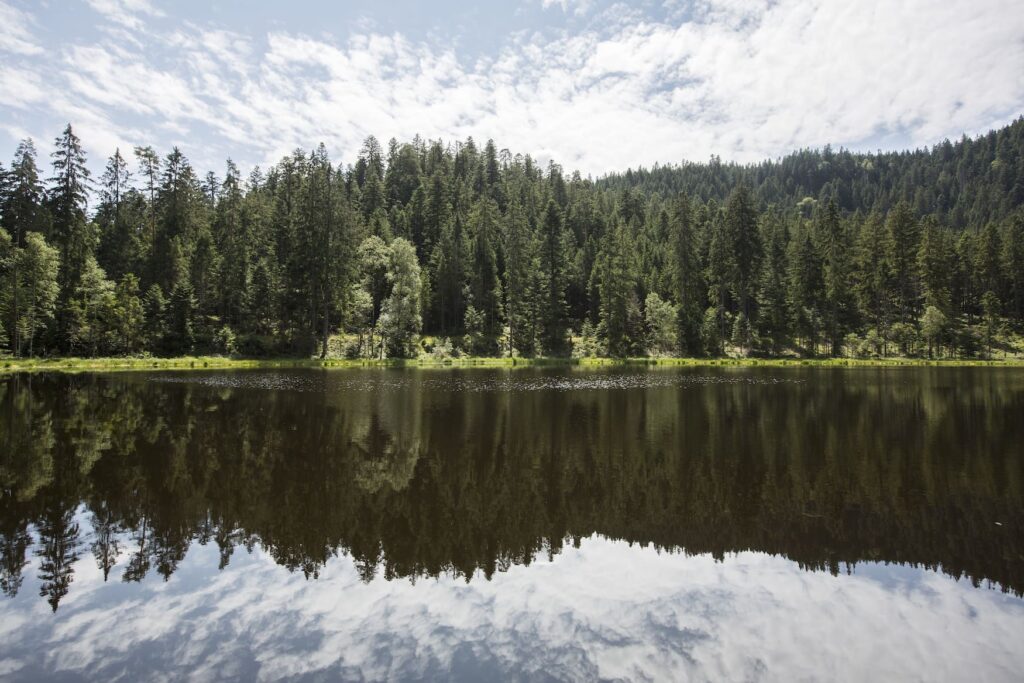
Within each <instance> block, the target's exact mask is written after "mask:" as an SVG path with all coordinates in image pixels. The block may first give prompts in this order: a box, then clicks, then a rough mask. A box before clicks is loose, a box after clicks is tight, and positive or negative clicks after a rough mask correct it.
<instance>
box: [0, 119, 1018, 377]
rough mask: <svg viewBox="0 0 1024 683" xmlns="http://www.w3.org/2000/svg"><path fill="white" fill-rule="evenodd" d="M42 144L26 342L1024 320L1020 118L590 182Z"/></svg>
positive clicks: (973, 340) (23, 204)
mask: <svg viewBox="0 0 1024 683" xmlns="http://www.w3.org/2000/svg"><path fill="white" fill-rule="evenodd" d="M595 144H597V143H596V142H595ZM49 156H50V160H49V162H47V161H46V160H44V159H41V158H39V153H37V150H36V148H35V146H34V144H33V143H32V141H30V140H25V141H23V142H22V143H21V144H20V145H19V146H18V149H17V150H16V152H15V155H14V159H13V161H12V162H11V164H10V166H9V167H7V168H0V179H2V183H0V211H2V214H0V225H2V226H3V229H2V230H0V321H2V327H0V346H2V347H3V348H6V349H9V351H10V353H12V354H14V355H22V356H23V355H65V354H76V355H111V354H139V353H152V354H159V355H168V354H185V353H191V352H221V353H241V354H246V355H267V354H285V353H288V354H311V353H321V354H328V353H331V354H344V355H348V356H366V357H409V356H415V355H417V354H420V353H423V352H425V351H430V352H433V353H435V354H440V355H446V354H463V353H464V354H474V355H498V354H501V355H509V354H516V355H524V356H531V355H553V356H558V355H570V354H572V355H577V356H580V355H611V356H640V355H684V356H698V355H712V356H715V355H721V354H724V353H731V354H771V355H775V354H782V353H797V354H836V355H839V354H849V355H868V356H869V355H894V354H910V355H914V354H917V355H932V356H934V355H984V354H986V353H990V352H991V351H992V349H993V347H998V346H999V345H1001V344H1002V345H1005V340H1006V339H1007V338H1008V336H1007V335H1008V333H1011V332H1013V331H1015V330H1016V331H1019V330H1020V328H1021V325H1022V322H1024V212H1022V209H1021V207H1022V206H1024V119H1018V120H1017V121H1016V122H1014V123H1013V124H1012V125H1011V126H1009V127H1007V128H1004V129H1002V130H999V131H995V132H992V133H990V134H988V135H986V136H984V137H981V138H978V139H973V140H971V139H966V138H965V139H963V140H961V141H960V142H957V143H949V142H946V143H943V144H941V145H938V146H936V147H935V148H933V149H931V150H920V151H915V152H905V153H887V154H877V155H865V154H853V153H849V152H845V151H839V152H835V151H832V150H830V149H828V148H826V149H825V150H821V151H811V150H805V151H801V152H798V153H796V154H793V155H790V156H787V157H785V158H783V159H781V160H778V161H772V162H764V163H761V164H756V165H748V166H741V165H735V164H723V163H721V162H720V161H718V160H717V159H712V160H711V162H710V163H703V164H696V163H686V164H683V165H681V166H665V167H656V168H654V169H650V170H638V171H633V170H631V171H627V172H626V173H624V174H620V175H612V176H609V177H605V178H601V179H598V180H596V181H593V180H590V179H583V178H581V177H580V175H579V174H578V173H572V174H571V175H570V174H567V173H566V172H564V171H563V169H562V168H560V167H559V166H558V165H556V164H553V163H552V164H548V165H547V166H541V165H538V164H537V163H535V162H534V161H533V160H532V159H531V158H530V157H528V156H522V155H513V154H511V153H510V152H508V151H507V150H501V151H499V150H498V149H497V147H496V146H495V145H494V143H493V142H490V141H488V142H487V143H486V144H485V145H483V146H482V147H480V146H478V145H477V144H476V143H474V141H473V140H472V139H470V140H467V141H465V142H463V143H457V144H454V145H448V144H445V143H442V142H437V141H430V142H428V141H424V140H421V139H419V138H417V139H415V140H413V141H412V142H411V143H399V142H397V141H395V140H392V141H391V142H390V143H389V144H388V146H387V149H383V148H382V147H381V146H380V144H379V143H378V142H377V141H376V140H375V139H374V138H368V139H367V140H366V142H365V144H364V146H363V148H362V150H361V152H360V154H359V156H358V158H357V159H355V160H354V163H351V164H340V163H337V162H336V161H332V160H331V159H329V158H328V154H327V151H326V149H325V148H324V147H323V146H322V145H321V146H320V147H318V148H316V149H314V150H313V151H311V152H305V151H302V150H296V151H295V152H294V153H293V154H292V155H290V156H288V157H286V158H284V159H282V160H281V161H280V162H279V163H278V164H276V165H275V166H273V167H271V168H268V169H262V170H261V169H256V170H254V171H253V172H252V173H250V174H249V175H248V177H244V178H243V177H241V175H240V173H239V171H238V169H237V168H236V167H235V165H234V164H232V162H230V161H228V162H227V165H226V169H225V170H224V175H223V177H217V176H216V175H215V174H214V173H206V174H205V175H203V174H201V173H200V172H199V171H197V170H196V169H194V168H193V167H192V166H191V165H190V164H189V162H188V160H187V158H186V157H185V155H184V153H183V151H182V150H179V149H177V148H175V149H173V150H171V151H170V153H169V154H166V155H163V156H162V155H161V154H158V153H157V151H155V150H154V149H152V148H149V147H139V148H135V149H134V150H132V151H131V152H130V153H129V152H127V151H126V152H121V151H118V152H116V153H115V154H114V155H113V156H112V157H111V158H110V159H109V160H108V161H107V164H106V170H105V172H104V173H103V174H102V175H101V177H98V178H92V177H90V174H89V172H88V166H87V164H86V159H85V155H84V153H83V151H82V148H81V145H80V142H79V140H78V138H77V137H76V136H75V134H74V132H73V130H72V127H71V126H70V125H69V126H68V127H67V128H66V129H65V131H64V132H63V134H62V135H61V136H59V137H58V138H57V139H56V142H55V145H54V151H53V152H52V154H50V155H49Z"/></svg>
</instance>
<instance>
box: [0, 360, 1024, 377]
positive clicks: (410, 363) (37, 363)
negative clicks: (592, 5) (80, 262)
mask: <svg viewBox="0 0 1024 683" xmlns="http://www.w3.org/2000/svg"><path fill="white" fill-rule="evenodd" d="M624 365H651V366H653V365H657V366H670V367H761V366H764V367H801V366H811V367H839V368H842V367H903V366H906V367H915V366H941V367H993V366H995V367H1006V366H1016V367H1024V360H1021V359H1007V360H980V359H962V360H960V359H954V360H928V359H920V358H870V359H854V358H806V359H801V358H624V359H623V358H578V359H576V358H448V359H431V358H421V359H409V360H400V359H393V360H346V359H336V358H335V359H327V360H319V359H313V358H274V359H252V358H228V357H224V356H194V357H193V356H185V357H179V358H52V359H41V358H0V374H3V373H11V372H84V371H119V370H203V369H242V368H366V367H412V368H445V367H456V368H474V367H480V368H512V367H533V366H552V367H557V366H582V367H602V366H609V367H610V366H624Z"/></svg>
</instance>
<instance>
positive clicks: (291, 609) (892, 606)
mask: <svg viewBox="0 0 1024 683" xmlns="http://www.w3.org/2000/svg"><path fill="white" fill-rule="evenodd" d="M217 561H218V555H217V552H216V549H215V548H213V547H211V546H206V547H200V546H196V547H193V548H192V550H191V551H190V553H189V555H188V557H187V559H186V561H185V562H184V563H183V564H182V566H181V569H180V571H179V572H178V573H176V574H175V575H174V576H173V577H172V578H171V580H170V581H169V582H166V583H164V582H163V581H161V580H159V577H157V580H150V579H147V580H146V581H144V582H143V583H142V584H141V585H125V584H122V583H121V582H120V581H117V580H115V579H116V578H117V577H115V576H113V575H112V577H111V582H110V583H107V584H103V583H102V574H101V573H100V572H99V571H98V570H95V567H94V565H93V564H92V563H91V562H88V561H83V562H79V563H78V565H77V566H76V569H77V574H76V584H77V592H75V591H73V592H72V593H71V595H70V596H69V599H68V600H67V602H66V603H64V604H62V605H61V609H60V610H59V611H58V612H57V614H56V615H50V614H49V613H48V609H46V604H45V603H44V602H42V601H39V600H38V599H36V598H35V597H34V596H31V597H32V599H31V600H24V599H22V596H19V597H18V598H17V599H15V600H13V601H9V602H7V603H3V604H0V614H2V615H3V618H2V619H0V624H2V625H0V636H2V642H3V645H0V672H12V671H13V673H11V674H10V675H11V676H12V677H14V678H19V677H23V678H25V679H26V680H28V679H31V678H36V677H38V676H39V675H40V674H42V673H44V672H47V673H53V672H56V671H63V672H70V673H76V674H82V675H86V676H88V677H92V678H96V679H104V680H106V679H112V680H117V679H122V680H133V679H135V678H137V677H138V674H139V673H141V672H143V671H146V672H152V671H154V670H157V671H162V672H164V673H165V675H166V677H167V678H168V679H174V678H181V677H184V676H185V675H186V674H187V675H188V677H189V678H194V679H198V680H215V679H226V678H238V679H250V678H254V677H255V678H259V679H260V680H274V679H278V678H284V677H300V678H301V677H314V676H320V675H327V676H328V677H330V678H344V679H368V680H380V679H401V678H476V679H480V678H490V679H493V678H496V677H505V678H508V677H513V678H522V679H545V678H550V677H554V678H559V679H577V680H578V679H584V678H586V679H592V678H598V677H600V678H605V679H638V680H643V679H659V680H664V679H679V678H684V677H686V678H694V679H709V680H723V679H728V680H736V679H751V678H767V679H787V680H790V679H809V678H825V679H830V678H838V679H852V680H864V679H881V680H894V679H896V680H901V679H908V678H922V679H936V678H940V679H961V678H963V679H968V678H969V679H988V680H1012V679H1014V678H1015V677H1016V676H1017V674H1018V673H1019V671H1020V670H1021V668H1022V667H1024V651H1022V649H1021V648H1020V647H1019V644H1020V643H1019V634H1020V633H1021V629H1022V626H1024V601H1021V600H1019V599H1016V598H1013V597H1009V596H1007V595H1004V594H1001V593H998V592H996V591H990V590H979V589H975V588H973V587H971V586H970V584H969V583H967V582H960V583H958V582H956V581H954V580H952V579H950V578H948V577H945V576H942V575H938V574H935V573H933V572H928V571H923V570H913V569H908V568H899V569H898V570H897V573H898V580H886V578H885V577H886V575H887V573H888V572H889V570H890V569H892V568H886V567H884V566H878V565H876V566H871V567H870V568H869V569H868V571H865V572H864V575H863V576H861V575H858V574H855V575H853V576H845V575H843V576H839V577H833V576H831V575H829V574H824V573H812V572H805V571H801V570H799V569H797V567H796V565H795V564H794V563H792V562H790V561H788V560H784V559H781V558H777V557H770V556H766V555H763V554H758V553H741V554H739V555H737V556H735V557H729V558H727V559H726V560H725V561H724V562H722V563H716V562H714V560H713V559H712V558H710V557H708V556H698V557H686V556H685V555H680V554H667V553H657V552H656V551H655V550H653V549H644V548H639V547H637V546H633V547H630V546H629V545H628V544H626V543H623V542H617V541H609V540H605V539H602V538H590V539H587V540H585V541H584V542H583V543H582V545H581V547H580V548H579V549H574V548H571V547H570V548H566V549H565V550H564V551H563V552H562V554H561V555H559V556H557V557H556V558H555V559H554V561H553V562H547V561H538V562H536V563H534V564H532V565H531V566H529V567H524V566H514V567H512V568H510V569H509V570H508V571H507V572H505V573H500V574H497V575H495V577H494V579H493V580H492V581H486V580H484V579H483V578H482V577H477V578H475V579H474V580H473V581H472V582H471V583H468V584H467V583H466V582H465V581H464V580H460V579H452V578H442V579H439V580H419V581H417V582H415V583H413V582H411V581H408V580H398V581H391V582H388V581H386V580H384V579H382V578H377V579H375V580H373V581H371V582H370V583H368V584H364V583H362V582H360V580H359V576H358V573H357V571H356V569H355V566H354V565H353V563H352V562H351V561H350V560H349V559H348V558H339V559H337V560H335V561H332V562H330V563H329V564H328V565H327V567H326V568H325V570H324V571H323V573H322V574H321V578H320V580H318V581H306V580H305V579H304V578H303V577H302V575H301V574H300V573H292V574H289V573H287V572H285V571H284V570H283V569H282V568H280V567H279V566H277V565H276V564H275V563H274V562H273V561H272V560H271V559H270V558H268V557H267V556H266V555H264V554H263V553H262V552H259V551H257V552H256V553H254V554H253V555H252V556H244V557H240V558H238V561H237V563H235V562H233V563H232V565H231V567H229V568H228V569H227V570H225V571H223V572H217V571H216V566H217ZM115 573H117V570H115ZM911 576H912V577H913V578H911ZM26 588H27V587H26ZM38 648H43V649H44V650H45V651H46V653H47V654H45V655H44V656H43V657H40V656H39V655H38V652H37V649H38ZM39 662H42V664H41V666H42V667H43V670H42V671H41V670H40V668H39V666H40V664H39Z"/></svg>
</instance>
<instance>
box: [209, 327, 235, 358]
mask: <svg viewBox="0 0 1024 683" xmlns="http://www.w3.org/2000/svg"><path fill="white" fill-rule="evenodd" d="M235 342H236V339H235V332H234V330H232V329H231V328H230V327H228V326H227V325H225V326H224V327H222V328H220V330H218V331H217V334H216V335H214V344H215V346H216V348H217V351H219V352H220V353H223V354H225V355H227V356H230V355H231V354H233V353H234V352H235V350H236V345H235Z"/></svg>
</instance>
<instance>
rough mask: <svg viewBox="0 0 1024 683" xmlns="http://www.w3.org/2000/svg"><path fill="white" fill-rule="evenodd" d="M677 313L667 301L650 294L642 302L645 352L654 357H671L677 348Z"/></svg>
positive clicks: (673, 306) (652, 293)
mask: <svg viewBox="0 0 1024 683" xmlns="http://www.w3.org/2000/svg"><path fill="white" fill-rule="evenodd" d="M678 320H679V311H678V310H677V308H676V306H675V305H673V304H672V303H671V302H669V301H662V299H661V297H660V296H658V295H657V294H656V293H654V292H651V293H650V294H648V295H647V299H645V300H644V321H645V323H646V327H647V350H648V352H649V353H651V354H652V355H655V356H671V355H672V354H674V353H675V352H676V351H677V350H678V348H679V335H678Z"/></svg>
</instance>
